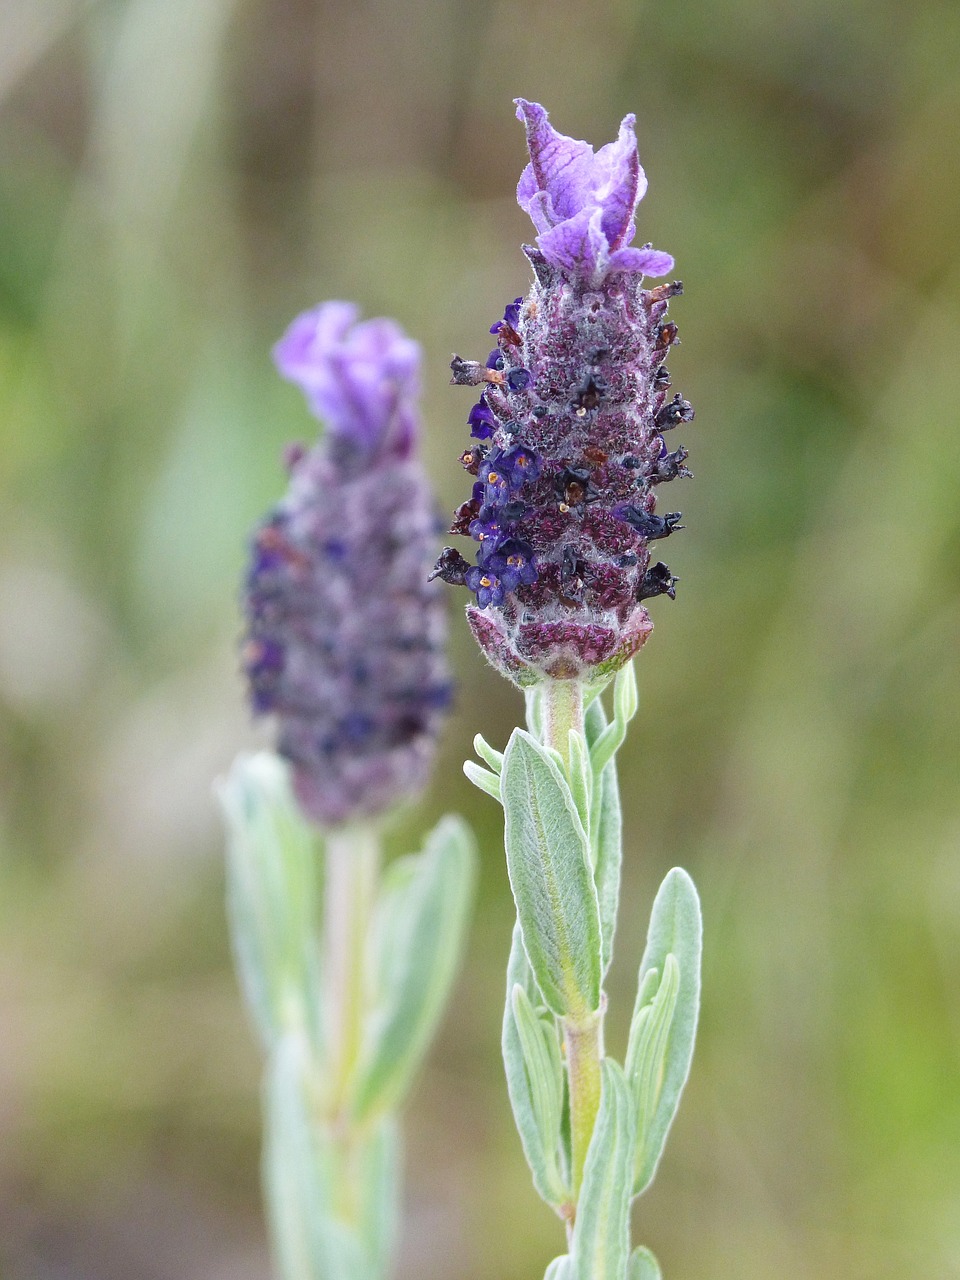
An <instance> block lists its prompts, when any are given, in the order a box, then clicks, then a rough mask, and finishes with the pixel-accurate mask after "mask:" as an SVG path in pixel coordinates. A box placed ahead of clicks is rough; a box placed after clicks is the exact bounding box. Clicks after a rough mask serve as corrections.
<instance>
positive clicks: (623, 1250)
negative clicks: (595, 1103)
mask: <svg viewBox="0 0 960 1280" xmlns="http://www.w3.org/2000/svg"><path fill="white" fill-rule="evenodd" d="M602 1071H603V1092H602V1095H601V1099H600V1112H599V1114H598V1116H597V1123H596V1127H595V1128H594V1131H593V1137H592V1138H591V1140H590V1147H589V1150H588V1151H587V1159H586V1163H585V1165H584V1170H583V1186H582V1188H581V1190H580V1200H579V1203H578V1205H577V1220H576V1225H575V1226H574V1229H573V1245H572V1248H571V1255H572V1257H573V1261H574V1267H575V1271H576V1275H577V1277H578V1280H624V1276H625V1274H626V1269H627V1257H628V1255H629V1252H630V1200H631V1195H630V1192H631V1188H632V1185H633V1152H634V1147H635V1143H636V1134H635V1128H634V1116H633V1102H632V1099H631V1097H630V1093H629V1090H628V1088H627V1083H626V1081H625V1079H624V1076H623V1072H622V1071H621V1069H620V1067H619V1066H617V1064H616V1063H615V1062H614V1061H612V1059H610V1058H606V1059H604V1061H603V1063H602Z"/></svg>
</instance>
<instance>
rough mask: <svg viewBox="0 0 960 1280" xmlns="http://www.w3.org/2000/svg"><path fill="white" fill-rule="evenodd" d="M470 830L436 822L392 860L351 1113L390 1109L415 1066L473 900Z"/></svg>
mask: <svg viewBox="0 0 960 1280" xmlns="http://www.w3.org/2000/svg"><path fill="white" fill-rule="evenodd" d="M474 879H475V856H474V849H473V838H472V836H471V834H470V831H469V828H468V827H467V826H466V824H465V823H464V822H463V821H462V820H461V819H459V818H455V817H446V818H442V819H441V820H440V822H439V823H438V824H437V826H436V827H435V828H434V830H433V831H432V833H431V834H430V836H429V837H428V838H427V842H426V847H425V849H424V851H423V853H421V854H418V855H416V856H414V857H409V858H400V859H398V860H397V861H396V862H394V863H392V864H391V866H390V867H389V868H388V869H387V872H386V874H385V876H384V878H383V887H382V891H381V897H380V902H379V903H378V906H377V913H376V920H375V925H374V952H375V966H374V967H375V971H376V974H377V982H376V990H375V992H374V993H373V1004H372V1012H371V1015H370V1018H369V1020H368V1023H367V1027H366V1028H365V1036H364V1049H363V1054H362V1057H361V1064H360V1068H359V1071H358V1079H357V1082H356V1086H355V1093H354V1109H355V1112H356V1114H357V1115H358V1116H363V1117H364V1118H367V1117H369V1116H370V1115H372V1114H375V1113H383V1112H386V1111H390V1110H392V1109H393V1108H394V1107H396V1105H397V1104H398V1102H399V1100H400V1098H401V1097H402V1096H403V1094H404V1092H405V1091H406V1089H407V1087H408V1085H409V1083H410V1079H411V1077H412V1075H413V1073H414V1071H415V1070H416V1069H417V1067H418V1066H419V1063H420V1059H421V1058H422V1056H423V1053H424V1051H425V1050H426V1048H427V1045H428V1044H429V1042H430V1038H431V1036H432V1034H433V1031H434V1028H435V1026H436V1024H437V1022H438V1020H439V1018H440V1015H441V1013H442V1012H443V1007H444V1004H445V1003H446V998H447V995H448V993H449V991H450V987H451V986H452V984H453V981H454V978H455V976H456V973H457V969H458V967H459V963H460V956H461V952H462V949H463V943H464V939H465V936H466V927H467V921H468V917H469V912H470V906H471V903H472V899H473V885H474Z"/></svg>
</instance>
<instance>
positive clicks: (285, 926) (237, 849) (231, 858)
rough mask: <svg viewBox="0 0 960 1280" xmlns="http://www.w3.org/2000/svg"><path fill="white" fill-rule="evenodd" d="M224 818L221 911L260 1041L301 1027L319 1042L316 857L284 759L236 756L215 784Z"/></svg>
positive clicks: (262, 754)
mask: <svg viewBox="0 0 960 1280" xmlns="http://www.w3.org/2000/svg"><path fill="white" fill-rule="evenodd" d="M218 794H219V798H220V802H221V804H222V806H223V810H224V814H225V817H226V821H227V835H228V839H227V916H228V919H229V923H230V935H231V940H232V943H233V949H234V954H235V957H236V965H237V971H238V973H239V975H240V981H241V985H242V987H243V991H244V995H245V996H246V1000H247V1004H248V1006H249V1008H250V1010H251V1013H252V1015H253V1018H254V1021H255V1023H256V1026H257V1028H258V1030H259V1032H260V1035H261V1037H262V1038H263V1041H264V1043H265V1044H266V1045H268V1046H269V1045H270V1044H272V1043H273V1042H274V1041H275V1040H276V1039H277V1037H278V1036H280V1035H282V1034H283V1032H284V1031H285V1030H287V1029H290V1028H293V1027H301V1028H305V1029H307V1030H308V1032H309V1034H310V1037H311V1039H312V1042H313V1044H314V1048H315V1051H318V1050H319V1042H320V1028H319V1024H318V1019H317V1017H316V1014H317V1011H318V1010H319V997H318V993H319V990H320V981H319V947H318V941H317V914H318V912H317V904H318V899H319V895H318V858H317V849H316V841H315V836H314V833H313V832H312V831H311V829H310V827H309V826H308V825H307V823H306V822H305V821H304V820H303V818H302V817H301V816H300V813H299V810H298V809H297V807H296V805H295V803H294V801H293V798H292V796H291V794H290V788H289V783H288V778H287V770H286V766H285V765H284V763H283V762H282V761H281V760H280V759H279V758H278V757H277V756H275V755H272V754H270V753H268V752H260V753H259V754H257V755H255V756H239V757H238V758H237V760H236V761H235V762H234V765H233V767H232V769H231V770H230V773H229V775H228V776H227V778H226V779H224V780H223V781H221V782H220V784H219V786H218Z"/></svg>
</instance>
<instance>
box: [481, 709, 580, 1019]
mask: <svg viewBox="0 0 960 1280" xmlns="http://www.w3.org/2000/svg"><path fill="white" fill-rule="evenodd" d="M500 781H501V795H502V798H503V808H504V817H505V838H504V842H505V845H506V851H507V870H508V872H509V875H510V884H511V887H512V889H513V896H514V899H515V901H516V904H517V916H518V918H519V921H520V928H521V931H522V933H523V945H524V947H525V949H526V953H527V957H528V959H529V961H530V965H531V968H532V969H533V973H534V976H535V978H536V980H537V984H538V986H539V988H540V991H541V993H542V995H543V998H544V1000H545V1002H546V1004H547V1006H548V1007H549V1008H550V1009H552V1010H553V1012H554V1013H556V1014H558V1015H561V1016H562V1015H564V1014H570V1015H572V1016H574V1017H577V1016H579V1017H582V1016H583V1015H584V1014H586V1013H592V1012H594V1011H595V1010H596V1009H597V1008H599V1005H600V980H601V939H600V915H599V907H598V903H597V891H596V887H595V885H594V883H593V876H592V874H591V871H590V855H589V851H588V849H587V838H586V834H585V832H584V829H583V824H582V822H581V821H580V817H579V815H578V813H577V810H576V806H575V805H574V802H573V798H572V796H571V795H570V788H569V787H568V786H567V782H566V779H565V778H564V777H563V775H562V773H561V772H560V769H559V768H558V767H557V765H556V764H555V762H554V761H553V759H551V757H550V755H549V753H548V752H547V751H546V750H545V749H544V748H543V747H541V746H540V744H539V743H537V742H535V741H534V740H533V738H531V737H530V735H529V734H528V733H525V732H524V731H523V730H522V729H515V730H514V731H513V734H512V736H511V738H510V742H509V744H508V746H507V750H506V753H505V755H504V760H503V773H502V775H501V780H500Z"/></svg>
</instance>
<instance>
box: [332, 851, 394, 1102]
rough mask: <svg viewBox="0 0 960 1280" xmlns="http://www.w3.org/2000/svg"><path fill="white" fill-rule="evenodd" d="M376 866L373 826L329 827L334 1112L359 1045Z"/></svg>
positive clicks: (377, 855)
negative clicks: (332, 828)
mask: <svg viewBox="0 0 960 1280" xmlns="http://www.w3.org/2000/svg"><path fill="white" fill-rule="evenodd" d="M379 867H380V840H379V836H378V833H377V832H376V831H375V830H374V829H373V828H372V827H368V826H355V827H343V828H339V829H336V830H333V831H329V832H328V833H327V837H326V879H325V885H324V931H323V942H324V956H323V959H324V965H323V985H324V1002H323V1004H324V1017H325V1026H326V1041H327V1046H328V1049H329V1054H330V1058H329V1062H330V1080H331V1086H332V1088H331V1103H332V1109H333V1111H334V1112H335V1113H338V1112H341V1111H342V1110H343V1108H344V1105H345V1102H346V1096H347V1093H348V1090H349V1088H350V1084H351V1081H352V1079H353V1076H354V1072H355V1069H356V1066H357V1060H358V1058H359V1056H360V1050H361V1047H362V1035H363V1020H364V1014H365V1012H366V1005H367V972H366V951H367V940H368V938H369V934H370V918H371V915H372V912H373V905H374V902H375V900H376V891H377V877H378V873H379Z"/></svg>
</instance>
